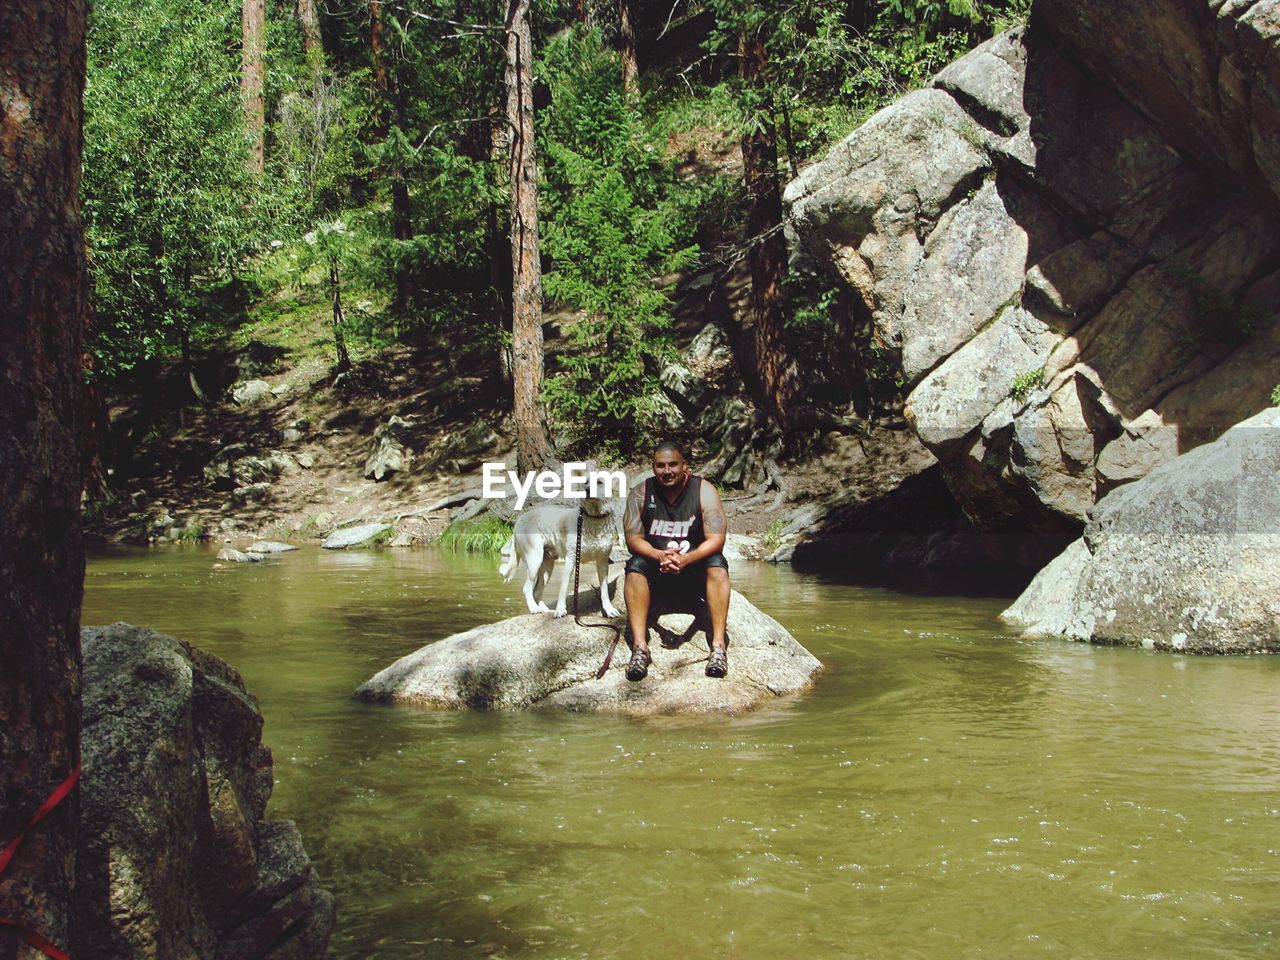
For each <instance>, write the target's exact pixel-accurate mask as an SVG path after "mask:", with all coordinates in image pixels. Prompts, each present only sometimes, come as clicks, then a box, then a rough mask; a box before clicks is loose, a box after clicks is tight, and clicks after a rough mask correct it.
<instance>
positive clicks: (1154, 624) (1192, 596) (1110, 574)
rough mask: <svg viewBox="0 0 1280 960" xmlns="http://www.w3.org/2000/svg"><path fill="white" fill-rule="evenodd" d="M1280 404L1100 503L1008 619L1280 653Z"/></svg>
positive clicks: (1098, 636)
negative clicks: (1076, 535) (1086, 522)
mask: <svg viewBox="0 0 1280 960" xmlns="http://www.w3.org/2000/svg"><path fill="white" fill-rule="evenodd" d="M1278 466H1280V408H1276V407H1273V408H1271V409H1269V410H1266V411H1264V412H1262V413H1260V414H1258V415H1257V416H1256V417H1252V418H1250V419H1249V420H1246V421H1245V422H1244V423H1241V424H1239V425H1238V426H1236V427H1233V428H1232V429H1231V430H1229V431H1227V433H1225V434H1224V435H1223V436H1222V437H1221V438H1219V439H1218V440H1216V441H1215V442H1213V443H1210V444H1206V445H1205V446H1202V447H1198V448H1197V449H1195V450H1192V451H1191V452H1190V453H1185V454H1183V455H1182V456H1180V457H1178V458H1177V459H1176V460H1174V461H1172V462H1171V463H1167V464H1165V465H1163V466H1161V467H1157V468H1156V469H1155V470H1153V471H1151V473H1149V474H1147V475H1146V476H1145V477H1143V478H1142V479H1141V480H1138V481H1136V482H1135V483H1132V484H1130V485H1128V486H1126V487H1123V488H1122V489H1120V490H1117V491H1115V492H1114V493H1112V494H1110V495H1108V496H1107V497H1105V498H1103V500H1101V501H1100V502H1099V503H1098V504H1097V506H1096V507H1094V510H1093V516H1092V519H1091V520H1090V521H1089V525H1088V526H1087V527H1086V528H1085V533H1084V536H1083V537H1081V538H1080V539H1079V540H1077V541H1076V542H1075V543H1073V544H1072V545H1071V546H1070V547H1068V548H1067V550H1066V552H1064V553H1063V554H1062V555H1061V556H1060V557H1058V558H1057V559H1056V560H1054V561H1053V562H1052V563H1050V564H1049V565H1048V566H1047V567H1045V569H1044V570H1042V571H1041V572H1040V574H1039V575H1038V576H1037V577H1036V578H1035V580H1034V581H1033V582H1032V583H1031V585H1030V586H1029V587H1028V588H1027V590H1026V591H1025V592H1024V593H1023V594H1022V596H1021V597H1019V598H1018V600H1017V602H1016V603H1014V605H1013V606H1011V607H1010V608H1009V609H1008V610H1006V611H1005V614H1004V616H1005V618H1006V619H1008V620H1010V621H1012V622H1014V623H1017V624H1020V625H1022V626H1024V627H1025V628H1026V629H1027V632H1028V633H1030V634H1033V635H1041V636H1064V637H1069V638H1071V639H1073V640H1089V641H1093V642H1095V643H1118V644H1129V645H1135V646H1146V647H1153V648H1157V649H1164V650H1180V651H1185V652H1187V653H1249V652H1255V651H1276V650H1280V469H1277V467H1278Z"/></svg>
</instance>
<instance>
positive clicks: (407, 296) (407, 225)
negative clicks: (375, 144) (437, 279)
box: [391, 78, 413, 315]
mask: <svg viewBox="0 0 1280 960" xmlns="http://www.w3.org/2000/svg"><path fill="white" fill-rule="evenodd" d="M391 100H392V106H393V107H394V108H395V117H396V126H397V127H399V128H400V129H401V130H404V129H405V126H406V124H407V123H408V107H407V104H406V103H405V97H404V88H403V86H402V85H401V84H400V82H399V80H398V78H392V83H391ZM391 228H392V231H393V232H394V233H395V238H396V239H397V240H399V241H400V242H402V243H407V242H408V241H410V240H412V239H413V205H412V203H411V202H410V200H409V180H408V177H407V176H406V175H405V170H404V165H403V164H402V163H401V162H400V161H399V160H398V159H397V160H396V162H395V163H393V164H392V166H391ZM395 280H396V298H395V303H394V304H393V309H394V310H395V312H396V314H398V315H404V314H405V313H407V312H408V310H409V302H410V300H411V299H412V296H413V279H412V276H411V273H410V271H409V270H408V269H407V268H406V267H404V266H403V265H401V266H399V267H397V269H396V272H395Z"/></svg>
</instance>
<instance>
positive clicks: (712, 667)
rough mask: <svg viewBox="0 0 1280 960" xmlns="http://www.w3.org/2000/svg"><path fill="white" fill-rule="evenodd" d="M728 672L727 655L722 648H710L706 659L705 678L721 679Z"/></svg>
mask: <svg viewBox="0 0 1280 960" xmlns="http://www.w3.org/2000/svg"><path fill="white" fill-rule="evenodd" d="M728 672H729V654H728V651H726V650H725V648H724V647H712V648H711V656H709V657H708V658H707V676H708V677H717V678H718V677H723V676H725V675H726V674H727V673H728Z"/></svg>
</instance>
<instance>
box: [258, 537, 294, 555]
mask: <svg viewBox="0 0 1280 960" xmlns="http://www.w3.org/2000/svg"><path fill="white" fill-rule="evenodd" d="M297 549H298V548H297V547H295V546H294V545H293V544H292V543H280V542H279V541H276V540H258V541H257V542H255V543H254V544H253V546H251V547H250V548H249V552H250V553H288V552H289V551H290V550H297Z"/></svg>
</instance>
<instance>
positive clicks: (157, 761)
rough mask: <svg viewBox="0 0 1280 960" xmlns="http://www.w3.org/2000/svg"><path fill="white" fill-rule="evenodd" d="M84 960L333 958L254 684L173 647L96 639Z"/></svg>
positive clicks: (123, 637)
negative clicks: (273, 799) (284, 816)
mask: <svg viewBox="0 0 1280 960" xmlns="http://www.w3.org/2000/svg"><path fill="white" fill-rule="evenodd" d="M82 642H83V647H84V733H83V739H82V758H83V768H84V772H83V778H82V779H81V791H82V793H81V798H82V800H81V810H82V821H81V825H80V845H79V850H78V864H77V878H76V888H77V897H76V903H75V911H76V912H75V917H74V929H75V931H76V942H75V944H74V945H73V949H72V951H71V952H72V955H73V956H75V957H76V958H77V960H99V958H101V960H108V958H110V960H128V958H139V960H141V958H148V960H153V958H154V960H179V958H181V960H196V958H198V960H256V958H271V960H285V958H290V960H313V958H314V960H318V958H320V957H322V956H323V955H324V953H325V950H326V948H327V945H328V941H329V933H330V931H331V929H332V927H333V920H334V905H333V897H332V896H331V895H330V894H329V893H327V892H326V891H325V890H323V889H321V887H320V881H319V878H318V877H317V876H316V875H315V873H314V871H313V870H312V868H311V862H310V860H309V859H308V858H307V854H306V851H304V850H303V848H302V840H301V838H300V837H299V835H298V831H297V829H296V828H295V827H294V825H293V824H292V823H291V822H289V821H285V820H278V821H270V820H264V819H263V818H264V816H265V811H266V805H267V798H268V797H269V796H270V794H271V787H272V782H273V781H272V773H271V751H270V750H268V749H267V747H266V746H265V745H263V743H262V739H261V737H262V714H261V713H259V712H258V705H257V701H255V700H254V698H253V696H252V695H251V694H250V693H248V692H247V691H246V690H245V688H244V684H243V683H242V682H241V680H240V676H239V674H237V673H236V671H235V670H234V669H233V668H232V667H230V666H229V665H228V664H226V663H225V662H223V661H222V660H219V659H218V658H217V657H215V656H212V655H211V654H208V653H205V652H203V651H201V650H199V649H197V648H195V647H192V646H191V645H190V644H187V643H184V642H183V641H181V640H175V639H174V638H173V637H167V636H164V635H162V634H159V633H155V632H154V631H151V630H146V629H141V628H138V627H131V626H129V625H128V624H126V623H117V624H113V625H112V626H109V627H89V628H86V629H85V630H83V631H82Z"/></svg>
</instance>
